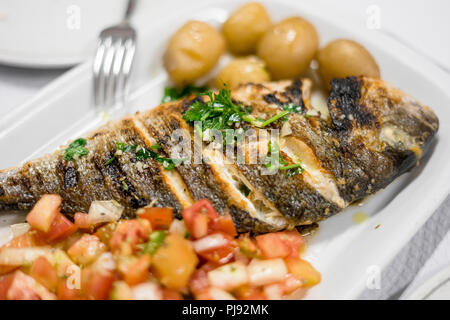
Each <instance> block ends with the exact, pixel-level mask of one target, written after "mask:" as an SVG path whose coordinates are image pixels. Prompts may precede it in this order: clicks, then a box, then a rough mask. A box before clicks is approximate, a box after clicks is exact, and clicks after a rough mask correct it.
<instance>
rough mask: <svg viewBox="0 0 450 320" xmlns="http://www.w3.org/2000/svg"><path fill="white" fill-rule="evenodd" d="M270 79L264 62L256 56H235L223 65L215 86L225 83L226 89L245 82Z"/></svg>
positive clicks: (219, 86)
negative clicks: (235, 57)
mask: <svg viewBox="0 0 450 320" xmlns="http://www.w3.org/2000/svg"><path fill="white" fill-rule="evenodd" d="M264 81H270V74H269V72H267V68H266V67H265V65H264V62H263V61H261V60H260V59H258V58H256V57H248V58H237V59H235V60H233V61H232V62H230V63H229V64H228V65H227V66H225V67H224V68H223V69H222V70H221V71H220V73H219V75H218V76H217V79H216V86H217V87H218V88H221V87H222V86H224V85H226V87H227V88H228V89H233V88H236V87H237V86H238V85H240V84H242V83H247V82H255V83H257V82H264Z"/></svg>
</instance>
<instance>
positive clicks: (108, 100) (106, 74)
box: [101, 37, 117, 107]
mask: <svg viewBox="0 0 450 320" xmlns="http://www.w3.org/2000/svg"><path fill="white" fill-rule="evenodd" d="M108 44H109V46H108V47H107V48H106V53H105V57H104V62H103V67H102V71H101V73H102V74H103V85H102V87H103V101H104V105H103V107H105V106H106V107H109V106H111V105H112V103H113V102H114V99H112V95H111V89H110V86H111V70H112V67H113V62H114V56H115V53H116V45H117V43H114V42H113V39H112V37H109V40H108Z"/></svg>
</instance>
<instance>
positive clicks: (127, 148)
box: [105, 142, 137, 166]
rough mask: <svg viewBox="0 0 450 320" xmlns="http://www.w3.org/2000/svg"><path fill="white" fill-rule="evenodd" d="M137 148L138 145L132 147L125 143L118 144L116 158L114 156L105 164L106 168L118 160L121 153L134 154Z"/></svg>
mask: <svg viewBox="0 0 450 320" xmlns="http://www.w3.org/2000/svg"><path fill="white" fill-rule="evenodd" d="M136 148H137V145H130V144H126V143H123V142H116V152H115V153H114V156H112V157H111V158H110V159H109V160H108V161H106V162H105V166H107V165H108V164H110V163H112V162H113V161H114V160H116V159H117V155H118V154H119V152H134V151H135V150H136Z"/></svg>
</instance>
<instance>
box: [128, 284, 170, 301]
mask: <svg viewBox="0 0 450 320" xmlns="http://www.w3.org/2000/svg"><path fill="white" fill-rule="evenodd" d="M131 290H132V291H133V298H134V299H135V300H162V298H163V294H162V291H161V288H160V287H159V286H158V285H157V284H156V283H153V282H145V283H141V284H138V285H137V286H134V287H133V288H131Z"/></svg>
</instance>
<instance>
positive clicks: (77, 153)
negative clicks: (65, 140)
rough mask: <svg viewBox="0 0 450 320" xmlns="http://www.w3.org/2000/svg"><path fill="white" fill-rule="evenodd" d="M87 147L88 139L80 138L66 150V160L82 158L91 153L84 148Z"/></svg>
mask: <svg viewBox="0 0 450 320" xmlns="http://www.w3.org/2000/svg"><path fill="white" fill-rule="evenodd" d="M85 145H86V139H83V138H79V139H77V140H75V141H74V142H72V143H71V144H69V147H68V148H67V149H66V150H65V152H64V153H65V157H64V158H65V159H66V160H67V161H69V160H72V159H73V158H75V157H82V156H85V155H87V154H88V153H89V151H88V149H86V148H85V147H84V146H85Z"/></svg>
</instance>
